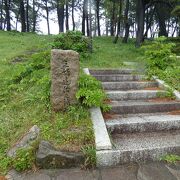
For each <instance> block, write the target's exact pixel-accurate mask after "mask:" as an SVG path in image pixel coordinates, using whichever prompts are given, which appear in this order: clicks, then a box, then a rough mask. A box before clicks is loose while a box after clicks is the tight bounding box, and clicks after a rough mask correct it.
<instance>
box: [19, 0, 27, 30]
mask: <svg viewBox="0 0 180 180" xmlns="http://www.w3.org/2000/svg"><path fill="white" fill-rule="evenodd" d="M20 20H21V32H26V17H25V8H24V0H21V1H20Z"/></svg>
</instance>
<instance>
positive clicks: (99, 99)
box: [76, 74, 109, 111]
mask: <svg viewBox="0 0 180 180" xmlns="http://www.w3.org/2000/svg"><path fill="white" fill-rule="evenodd" d="M76 98H77V99H78V100H79V101H80V102H81V103H82V104H83V105H85V106H87V107H93V106H95V107H101V108H102V109H103V110H104V111H108V110H109V106H107V105H106V104H105V100H106V99H107V96H106V94H105V92H104V91H103V90H102V87H101V83H100V82H99V81H98V80H96V79H95V78H94V77H92V76H89V75H86V74H82V75H81V76H80V79H79V90H78V92H77V93H76Z"/></svg>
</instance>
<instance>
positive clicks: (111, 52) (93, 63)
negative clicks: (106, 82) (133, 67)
mask: <svg viewBox="0 0 180 180" xmlns="http://www.w3.org/2000/svg"><path fill="white" fill-rule="evenodd" d="M112 40H113V39H112V37H97V38H95V39H94V40H93V43H94V44H93V46H94V47H93V48H94V52H93V54H92V55H90V57H89V58H86V59H84V60H83V62H82V67H88V68H118V67H119V68H120V67H123V66H124V64H123V62H124V61H134V62H141V61H142V54H143V53H142V51H141V50H140V49H137V48H135V46H134V40H130V41H129V43H128V44H123V43H121V40H119V41H118V43H117V44H113V43H112Z"/></svg>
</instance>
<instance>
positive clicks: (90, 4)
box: [89, 0, 92, 38]
mask: <svg viewBox="0 0 180 180" xmlns="http://www.w3.org/2000/svg"><path fill="white" fill-rule="evenodd" d="M89 31H90V37H91V38H92V0H89Z"/></svg>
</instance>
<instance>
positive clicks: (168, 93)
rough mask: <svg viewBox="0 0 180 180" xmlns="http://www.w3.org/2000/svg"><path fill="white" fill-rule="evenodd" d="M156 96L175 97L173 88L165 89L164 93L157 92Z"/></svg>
mask: <svg viewBox="0 0 180 180" xmlns="http://www.w3.org/2000/svg"><path fill="white" fill-rule="evenodd" d="M157 97H159V98H170V99H175V98H176V97H175V95H174V93H173V90H171V89H167V91H166V92H165V93H163V92H157Z"/></svg>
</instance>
